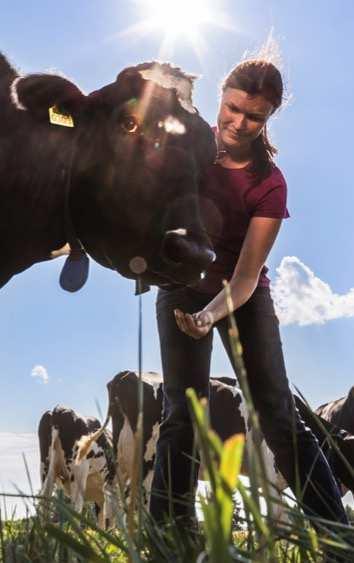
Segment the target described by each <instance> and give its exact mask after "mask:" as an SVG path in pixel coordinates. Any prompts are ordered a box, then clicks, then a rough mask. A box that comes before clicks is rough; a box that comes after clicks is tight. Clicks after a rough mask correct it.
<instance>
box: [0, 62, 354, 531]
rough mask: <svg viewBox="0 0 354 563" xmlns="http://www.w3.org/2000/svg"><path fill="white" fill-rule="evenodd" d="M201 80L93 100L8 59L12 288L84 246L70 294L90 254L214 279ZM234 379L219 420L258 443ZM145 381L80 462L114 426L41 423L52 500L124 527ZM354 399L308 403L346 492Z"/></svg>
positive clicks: (130, 269)
mask: <svg viewBox="0 0 354 563" xmlns="http://www.w3.org/2000/svg"><path fill="white" fill-rule="evenodd" d="M193 81H194V77H193V76H190V75H188V74H185V73H184V72H183V71H182V70H180V69H179V68H176V67H173V66H171V65H169V64H164V63H156V62H150V63H143V64H140V65H137V66H132V67H129V68H126V69H124V70H123V71H122V72H120V74H119V75H118V77H117V79H116V80H115V81H114V82H112V83H111V84H108V85H106V86H104V87H102V88H101V89H99V90H96V91H95V92H92V93H90V94H88V95H86V94H84V93H83V92H82V91H81V90H80V89H79V88H78V87H77V86H76V85H75V84H74V83H73V82H71V81H70V80H67V79H66V78H64V77H63V76H57V75H54V74H30V75H22V74H20V73H19V72H18V71H17V70H16V69H15V68H14V67H13V66H12V65H11V64H10V63H9V61H8V60H7V59H6V57H5V56H4V55H2V54H1V53H0V120H1V128H0V177H1V183H0V287H2V286H3V285H5V284H6V283H7V282H8V281H9V280H10V279H11V278H12V277H13V276H14V275H16V274H18V273H20V272H22V271H23V270H25V269H26V268H29V267H30V266H31V265H32V264H34V263H36V262H40V261H45V260H49V259H51V258H53V257H55V256H58V255H60V253H61V249H63V248H69V249H70V248H71V254H70V256H69V257H68V259H67V263H66V266H65V270H63V271H64V273H65V276H66V279H65V280H64V282H65V283H63V284H62V285H63V286H65V288H66V289H69V290H70V291H74V290H77V289H78V288H79V287H81V285H82V283H83V282H84V281H85V279H86V278H85V275H81V277H80V276H79V279H75V271H76V273H77V268H76V269H75V262H76V261H77V263H80V260H81V259H82V257H83V256H86V254H88V255H89V256H91V257H92V258H93V259H95V260H96V261H97V262H99V263H100V264H101V265H103V266H105V267H107V268H110V269H112V270H115V271H116V272H118V273H120V274H121V275H123V276H125V277H128V278H131V279H136V280H139V282H140V284H156V285H159V286H162V287H167V286H171V284H172V285H174V286H175V285H176V284H190V283H193V282H195V281H197V280H198V279H200V276H201V275H202V274H203V271H204V270H205V269H206V268H207V267H208V265H209V264H210V263H211V262H212V261H213V260H214V258H215V255H214V252H213V249H212V248H211V246H210V242H209V240H208V238H207V236H206V233H205V230H204V229H203V225H202V223H201V220H200V214H199V209H198V186H199V183H200V182H201V180H202V178H203V175H204V174H205V172H206V170H207V168H208V166H210V164H211V163H213V161H214V159H215V156H216V146H215V140H214V134H213V132H212V130H211V128H210V127H209V125H208V124H207V123H206V122H205V121H204V120H203V119H202V117H201V116H200V115H199V113H198V111H197V110H196V108H195V107H194V105H193V101H192V89H193ZM206 204H208V202H206ZM211 205H212V204H211ZM67 243H69V246H68V245H67ZM65 276H64V277H65ZM140 287H141V286H140ZM144 379H145V381H144V421H143V428H144V436H143V483H144V488H145V490H146V493H147V498H148V494H149V490H150V486H151V481H152V475H153V468H154V457H155V448H156V442H157V439H158V435H159V423H160V418H161V409H162V395H163V391H162V386H161V382H160V381H159V380H158V378H157V376H156V374H155V375H154V374H147V375H146V376H145V378H144ZM233 383H234V382H233V381H232V380H212V381H211V383H210V414H211V423H212V426H213V427H214V429H215V430H216V432H217V433H218V434H219V435H220V437H221V439H222V440H225V439H226V438H228V437H229V436H230V435H232V434H234V433H239V432H242V433H245V434H246V437H247V439H252V436H251V434H252V432H251V430H250V428H249V425H248V417H247V412H246V410H245V404H244V401H243V398H242V394H241V393H240V391H239V389H238V388H237V387H236V386H235V385H234V384H233ZM137 384H138V379H137V375H136V374H135V373H134V372H130V371H127V372H122V373H119V374H118V375H117V376H116V377H115V378H114V379H113V380H112V381H111V382H110V383H109V384H108V394H109V412H110V416H111V421H112V434H111V433H110V432H109V431H108V430H107V429H105V430H104V431H103V432H102V433H101V435H100V437H99V438H97V440H95V441H94V442H93V444H92V446H91V449H90V450H89V452H88V453H87V455H86V456H82V457H81V458H80V456H79V455H78V454H79V452H80V451H81V450H80V448H81V446H82V440H83V438H85V437H87V436H88V435H89V434H92V433H93V432H95V431H96V430H98V429H99V428H100V423H99V421H97V420H96V419H94V418H84V417H81V416H79V415H78V414H76V413H75V412H74V411H72V410H71V409H67V408H64V407H60V406H57V407H56V408H54V410H53V411H48V412H46V413H45V414H44V415H43V416H42V419H41V421H40V425H39V441H40V455H41V479H42V490H41V494H42V496H43V497H44V498H45V497H49V496H50V495H51V494H52V491H53V489H54V486H55V485H56V484H59V485H61V486H63V487H64V491H65V492H66V494H67V495H68V496H69V497H70V498H71V500H72V502H73V504H74V507H75V508H76V509H77V510H78V511H81V510H82V507H83V503H84V501H85V500H92V501H93V502H95V504H96V507H97V513H98V518H99V523H100V525H101V526H102V527H106V526H110V525H111V524H112V522H113V520H114V517H115V513H114V511H115V508H116V503H115V502H114V496H115V490H116V487H117V483H118V481H119V482H121V483H123V485H124V486H125V487H129V480H130V478H131V475H132V463H133V452H134V447H133V446H134V433H135V431H136V425H137V417H138V404H137V396H138V395H137ZM352 395H353V394H352V392H350V393H349V395H348V398H347V399H346V400H342V401H337V402H335V403H333V404H330V405H329V404H328V405H325V406H323V407H320V409H319V410H318V412H317V415H313V414H312V413H311V411H310V409H309V408H308V407H307V406H306V405H305V404H304V403H303V402H302V401H301V400H300V399H296V402H297V407H298V408H299V410H300V411H301V415H302V417H303V418H304V420H305V422H306V424H307V425H309V426H310V427H311V428H312V430H313V432H314V433H315V434H316V436H317V437H318V439H319V441H320V443H321V446H322V447H323V450H324V452H325V455H326V456H327V458H328V461H329V463H330V464H331V466H332V468H333V471H334V473H335V475H336V478H337V480H338V482H339V483H340V484H341V486H342V488H343V491H344V490H346V489H349V490H352V491H353V490H354V482H353V476H352V471H351V468H352V467H354V442H353V440H354V437H353V434H354V419H353V417H352V413H353V407H352V404H351V402H352V401H353V400H354V398H353V397H352ZM318 415H319V416H320V417H321V419H320V420H321V421H322V425H319V424H318V420H319V418H318ZM316 416H317V418H316ZM323 425H324V426H325V427H326V429H327V431H328V430H329V431H330V433H331V434H332V437H333V442H334V446H333V445H331V444H329V443H328V439H327V437H326V432H325V431H324V428H323ZM339 428H341V430H339ZM262 447H264V448H265V450H266V445H265V444H263V446H262ZM340 452H342V453H343V454H344V457H345V458H346V460H347V462H344V461H343V457H342V456H341V455H340ZM267 460H268V461H269V463H268V465H269V478H270V479H272V480H273V482H274V483H276V484H279V483H280V479H281V476H280V475H279V473H278V472H277V471H276V468H275V467H274V461H272V456H271V455H270V454H269V452H267ZM246 469H247V468H245V470H246ZM283 486H284V484H283V485H280V484H279V488H282V487H283Z"/></svg>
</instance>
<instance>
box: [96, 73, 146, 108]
mask: <svg viewBox="0 0 354 563" xmlns="http://www.w3.org/2000/svg"><path fill="white" fill-rule="evenodd" d="M143 82H144V81H143V78H142V76H141V74H140V73H139V72H137V70H136V69H135V68H134V67H129V68H126V69H124V70H122V72H120V73H119V74H118V76H117V79H116V81H115V82H112V83H111V84H108V85H107V86H104V87H103V88H100V90H95V91H94V92H91V94H89V96H88V98H89V104H90V110H91V111H92V110H93V109H106V111H107V110H108V111H112V108H116V107H118V106H119V105H120V104H123V103H124V102H126V101H128V100H130V99H131V98H138V97H139V95H140V94H141V91H142V89H143Z"/></svg>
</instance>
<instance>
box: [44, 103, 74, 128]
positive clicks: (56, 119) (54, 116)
mask: <svg viewBox="0 0 354 563" xmlns="http://www.w3.org/2000/svg"><path fill="white" fill-rule="evenodd" d="M49 121H50V123H52V124H53V125H61V126H62V127H74V120H73V118H72V117H71V115H70V114H69V113H62V112H60V111H59V109H58V108H57V106H52V107H51V108H49Z"/></svg>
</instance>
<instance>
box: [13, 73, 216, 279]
mask: <svg viewBox="0 0 354 563" xmlns="http://www.w3.org/2000/svg"><path fill="white" fill-rule="evenodd" d="M193 79H194V78H193V77H192V76H189V75H186V74H184V73H183V72H182V71H181V70H180V69H178V68H175V67H172V66H170V65H168V64H160V63H145V64H141V65H138V66H136V67H130V68H127V69H125V70H123V71H122V72H121V73H120V74H119V75H118V77H117V80H116V81H115V82H113V83H112V84H109V85H108V86H105V87H103V88H101V89H100V90H97V91H95V92H93V93H92V94H90V95H89V96H85V95H84V94H82V92H80V91H79V90H78V88H77V87H76V86H74V85H73V84H72V83H71V82H69V81H68V80H66V79H64V78H61V77H58V76H48V75H37V76H36V75H32V77H31V76H29V77H27V78H26V77H25V78H22V79H19V81H18V82H17V83H15V84H14V87H13V89H12V90H13V91H12V95H13V99H14V101H15V103H16V104H17V105H18V107H19V108H20V109H21V108H26V109H30V111H32V113H33V114H34V115H36V117H37V118H45V119H47V120H48V117H47V116H48V107H50V106H55V108H56V111H57V112H58V113H59V114H60V113H61V114H63V115H64V116H65V115H68V114H69V115H70V116H71V117H72V120H73V123H74V128H73V129H72V133H71V138H72V139H73V141H74V142H73V153H72V164H71V165H70V170H68V172H67V174H68V175H67V177H68V178H70V190H69V197H68V201H69V205H68V208H69V210H70V216H71V221H72V225H73V228H74V231H75V234H76V236H77V237H78V239H79V240H80V241H81V243H82V244H83V246H84V248H85V249H86V250H87V252H88V253H89V254H90V255H91V256H92V257H93V258H94V259H95V260H97V261H98V262H99V263H101V264H102V265H104V266H107V267H110V268H113V269H116V270H117V271H118V272H120V273H121V274H122V275H124V276H126V277H129V278H136V277H137V276H138V275H140V277H141V279H142V280H143V281H145V282H147V283H157V284H160V285H163V284H164V283H170V282H171V281H172V282H179V283H192V282H193V281H197V280H198V279H199V278H200V274H201V272H202V271H203V270H205V269H206V268H207V267H208V265H209V264H210V263H211V261H212V260H213V258H214V254H213V251H212V249H211V247H210V243H209V241H208V239H207V237H206V234H205V232H204V230H203V227H202V224H201V221H200V217H199V211H198V203H197V192H198V186H199V184H200V182H201V179H202V178H203V175H204V174H205V172H206V169H207V167H208V166H209V165H210V164H211V163H212V162H213V160H214V157H215V142H214V136H213V133H212V131H211V129H210V127H209V126H208V125H207V124H206V122H205V121H204V120H203V119H202V118H201V117H200V116H199V114H198V112H197V111H196V110H195V108H194V107H193V105H192V99H191V92H192V87H193ZM31 80H32V82H31ZM15 82H16V81H15ZM39 83H42V86H43V87H40V84H39ZM50 126H51V127H56V125H50ZM66 134H67V138H68V139H69V135H70V133H69V132H67V133H66ZM69 174H70V176H69Z"/></svg>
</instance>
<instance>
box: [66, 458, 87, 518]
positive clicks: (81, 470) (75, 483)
mask: <svg viewBox="0 0 354 563" xmlns="http://www.w3.org/2000/svg"><path fill="white" fill-rule="evenodd" d="M89 469H90V460H88V459H85V460H83V461H82V462H80V463H79V464H78V465H75V464H73V466H72V472H71V482H70V499H71V502H72V504H73V507H74V509H75V510H76V512H78V513H81V512H82V509H83V507H84V499H85V490H86V482H87V477H88V474H89Z"/></svg>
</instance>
